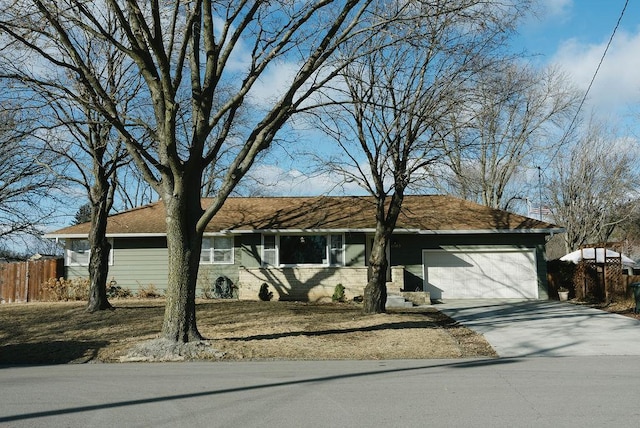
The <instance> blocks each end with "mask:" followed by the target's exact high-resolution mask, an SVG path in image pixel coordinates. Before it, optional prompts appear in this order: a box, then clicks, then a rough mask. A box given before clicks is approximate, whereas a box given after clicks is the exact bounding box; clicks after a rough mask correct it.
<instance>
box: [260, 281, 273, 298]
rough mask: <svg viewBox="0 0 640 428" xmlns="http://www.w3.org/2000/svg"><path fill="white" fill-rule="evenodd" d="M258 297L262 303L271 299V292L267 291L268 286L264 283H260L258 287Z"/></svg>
mask: <svg viewBox="0 0 640 428" xmlns="http://www.w3.org/2000/svg"><path fill="white" fill-rule="evenodd" d="M258 297H259V298H260V300H262V301H263V302H268V301H269V300H271V299H273V292H271V291H269V286H268V285H267V283H266V282H264V283H262V285H261V286H260V291H259V292H258Z"/></svg>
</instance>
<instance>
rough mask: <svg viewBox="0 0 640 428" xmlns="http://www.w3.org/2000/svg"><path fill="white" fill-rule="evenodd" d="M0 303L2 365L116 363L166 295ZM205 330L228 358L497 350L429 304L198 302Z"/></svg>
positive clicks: (153, 327) (150, 335)
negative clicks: (97, 308)
mask: <svg viewBox="0 0 640 428" xmlns="http://www.w3.org/2000/svg"><path fill="white" fill-rule="evenodd" d="M112 303H113V304H114V305H115V306H116V307H117V309H116V310H115V311H103V312H99V313H94V314H88V313H86V312H85V311H84V306H85V303H84V302H61V303H28V304H10V305H9V304H6V305H2V306H0V364H49V363H58V364H60V363H83V362H118V361H121V358H122V357H124V356H125V355H127V353H128V352H129V351H130V350H131V349H132V348H133V347H134V346H135V345H136V344H139V343H141V342H145V341H149V340H151V339H154V338H157V337H158V334H159V331H160V327H161V325H162V317H163V311H164V301H163V300H120V301H114V302H112ZM197 317H198V327H199V329H200V332H201V333H202V334H203V335H204V336H205V337H206V338H207V339H209V341H210V344H211V346H212V347H213V348H215V349H216V350H217V351H219V352H218V353H217V356H216V357H212V356H211V354H209V356H208V357H203V358H215V359H225V360H242V359H291V360H293V359H295V360H307V359H413V358H467V357H495V356H496V354H495V352H494V351H493V349H492V348H491V346H490V345H489V344H488V343H487V342H486V341H485V340H484V338H483V337H482V336H481V335H478V334H476V333H474V332H472V331H471V330H469V329H467V328H465V327H463V326H461V325H458V324H456V323H455V322H453V321H452V320H451V319H450V318H448V317H446V316H445V315H443V314H441V313H440V312H438V311H437V310H436V309H434V308H432V307H421V308H414V309H406V310H398V311H391V310H390V312H389V313H387V314H378V315H363V314H362V312H361V306H359V305H356V304H346V303H344V304H309V303H298V302H248V301H211V300H207V301H199V302H198V306H197Z"/></svg>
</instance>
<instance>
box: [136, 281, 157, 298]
mask: <svg viewBox="0 0 640 428" xmlns="http://www.w3.org/2000/svg"><path fill="white" fill-rule="evenodd" d="M136 297H137V298H138V299H157V298H158V297H162V292H161V291H160V290H158V289H157V288H156V286H155V285H153V284H149V285H147V286H144V287H140V288H139V289H138V291H137V292H136Z"/></svg>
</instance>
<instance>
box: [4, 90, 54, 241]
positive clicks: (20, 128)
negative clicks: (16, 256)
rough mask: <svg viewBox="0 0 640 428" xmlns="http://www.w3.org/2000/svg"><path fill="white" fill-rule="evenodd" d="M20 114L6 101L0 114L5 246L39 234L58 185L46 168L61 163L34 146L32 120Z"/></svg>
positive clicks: (52, 204) (52, 203) (47, 220)
mask: <svg viewBox="0 0 640 428" xmlns="http://www.w3.org/2000/svg"><path fill="white" fill-rule="evenodd" d="M5 94H6V92H5ZM23 113H24V112H23V111H22V109H20V108H19V106H16V105H15V104H13V103H12V102H9V101H5V102H4V103H3V108H2V111H0V240H2V241H3V242H4V243H5V244H6V245H8V242H7V241H14V243H16V245H21V244H20V241H23V238H24V237H26V236H36V237H37V236H40V235H41V234H42V232H43V227H45V226H46V225H47V224H49V222H50V221H51V218H52V213H53V212H54V211H55V203H56V200H55V189H56V188H57V187H58V184H59V183H58V181H57V180H56V178H55V177H52V176H51V175H50V174H49V169H48V168H49V166H50V165H54V164H60V163H61V162H60V160H59V159H56V158H55V157H53V156H51V154H50V153H48V152H46V151H44V150H42V149H41V148H40V147H38V145H37V144H34V138H33V136H34V134H35V131H34V130H33V129H32V128H31V124H32V119H31V118H29V117H26V116H24V114H23Z"/></svg>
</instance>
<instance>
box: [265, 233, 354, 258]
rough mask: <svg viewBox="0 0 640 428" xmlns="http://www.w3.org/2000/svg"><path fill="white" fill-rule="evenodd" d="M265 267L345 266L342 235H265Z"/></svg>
mask: <svg viewBox="0 0 640 428" xmlns="http://www.w3.org/2000/svg"><path fill="white" fill-rule="evenodd" d="M262 239H263V247H262V248H263V250H262V261H263V264H264V265H272V266H279V265H285V266H286V265H289V266H296V265H324V266H327V265H333V266H335V265H337V266H342V265H343V264H344V250H343V247H344V243H343V241H344V240H343V236H342V235H329V234H324V235H317V234H316V235H313V234H295V235H294V234H291V235H290V234H286V235H285V234H283V235H263V238H262Z"/></svg>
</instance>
